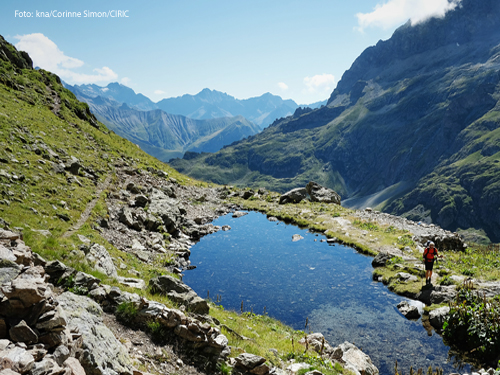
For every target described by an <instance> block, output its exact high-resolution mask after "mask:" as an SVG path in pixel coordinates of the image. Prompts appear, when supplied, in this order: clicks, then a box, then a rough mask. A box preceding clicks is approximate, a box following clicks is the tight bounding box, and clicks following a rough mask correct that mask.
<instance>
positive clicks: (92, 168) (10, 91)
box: [0, 36, 344, 375]
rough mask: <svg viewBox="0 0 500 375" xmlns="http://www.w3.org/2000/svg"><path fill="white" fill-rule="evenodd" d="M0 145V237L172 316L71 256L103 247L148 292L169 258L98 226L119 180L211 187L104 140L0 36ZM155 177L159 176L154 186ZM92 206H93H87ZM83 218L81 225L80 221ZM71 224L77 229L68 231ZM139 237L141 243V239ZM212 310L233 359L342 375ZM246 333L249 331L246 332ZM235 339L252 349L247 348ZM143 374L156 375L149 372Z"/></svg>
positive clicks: (286, 334) (83, 109) (281, 337)
mask: <svg viewBox="0 0 500 375" xmlns="http://www.w3.org/2000/svg"><path fill="white" fill-rule="evenodd" d="M0 145H1V147H0V194H1V196H0V228H5V227H8V228H11V229H12V230H15V231H18V232H21V233H23V239H24V241H25V243H26V244H27V245H28V246H30V247H31V248H32V250H33V251H35V252H36V253H38V254H40V255H41V256H43V257H44V258H45V259H46V260H48V261H50V260H60V261H62V262H63V263H65V264H66V265H67V266H70V267H73V268H75V269H76V270H78V271H83V272H86V273H89V274H92V275H94V276H96V277H98V278H99V279H100V280H101V281H102V282H103V284H107V285H111V286H116V287H119V288H121V289H124V290H126V291H129V292H133V293H138V294H140V295H141V296H144V297H146V298H148V299H149V300H153V301H159V302H161V303H164V304H166V305H167V306H169V307H177V305H176V304H175V303H173V302H172V301H170V300H168V299H167V298H166V297H164V296H160V295H152V294H151V293H150V292H149V290H138V289H134V288H130V287H125V286H124V285H122V284H119V283H118V281H117V280H116V279H115V278H112V277H109V276H106V275H105V274H103V273H101V272H99V271H97V270H95V269H93V268H92V267H91V266H90V265H89V264H88V263H87V262H86V261H84V260H82V258H81V257H79V256H78V255H75V254H74V252H75V250H77V249H78V248H79V246H80V245H81V244H82V241H81V240H80V239H79V237H78V235H84V236H86V237H87V238H88V239H90V240H91V241H92V242H93V243H97V244H100V245H102V246H104V247H105V248H106V250H107V251H108V252H109V253H110V255H111V256H112V257H113V259H114V261H117V262H118V263H117V265H119V264H124V265H125V268H122V267H117V268H118V270H117V271H118V275H119V276H123V277H130V274H129V273H128V270H134V272H135V274H136V275H140V278H141V279H143V280H144V281H145V282H146V284H147V283H148V282H149V280H150V279H151V278H152V277H155V276H158V275H162V274H167V271H166V265H168V264H169V262H170V261H171V257H172V254H170V253H169V254H160V255H159V256H158V257H156V258H155V259H153V260H152V261H151V262H143V261H141V260H140V259H138V258H137V257H136V256H135V255H134V254H132V253H130V252H125V251H122V250H120V249H118V248H117V247H116V246H115V245H113V244H112V241H108V240H106V238H105V236H104V235H103V232H102V229H101V228H99V225H98V224H96V223H97V221H98V220H99V219H103V218H104V219H106V218H108V219H109V214H110V208H109V206H108V204H109V202H108V200H109V197H110V196H117V195H118V196H119V195H120V192H123V191H124V190H123V189H124V186H123V184H124V183H125V178H123V176H124V175H125V176H127V175H129V174H132V175H135V176H137V175H138V176H141V175H144V176H146V179H151V176H153V175H154V176H156V177H155V178H160V179H161V178H163V179H164V180H168V181H169V183H171V184H175V185H176V186H182V187H183V188H186V189H187V190H188V191H193V194H195V195H196V196H202V195H203V194H204V191H203V190H202V189H203V188H204V187H206V186H207V184H205V183H202V182H199V181H194V180H191V179H189V178H187V177H186V176H184V175H181V174H179V173H178V172H176V171H175V170H173V169H172V168H170V167H169V166H168V165H166V164H164V163H162V162H160V161H158V160H157V159H155V158H153V157H152V156H150V155H148V154H146V153H145V152H143V151H142V150H141V149H140V148H139V147H137V146H136V145H134V144H133V143H131V142H129V141H128V140H126V139H123V138H121V137H119V136H118V135H116V134H114V133H113V132H111V131H109V130H108V129H107V128H106V127H105V126H104V125H103V124H101V123H99V122H97V121H96V120H95V118H94V117H93V115H92V114H91V113H90V111H89V108H88V106H87V104H85V103H81V102H79V101H78V100H76V98H75V96H74V95H73V94H72V93H71V92H70V91H68V90H66V89H64V88H63V86H62V85H61V82H60V80H59V78H58V77H57V76H56V75H54V74H52V73H50V72H47V71H44V70H33V69H32V63H31V60H30V59H29V56H28V55H26V54H24V53H18V52H17V51H16V50H15V49H14V47H13V46H11V45H10V44H8V43H7V42H5V40H4V39H3V38H2V37H1V36H0ZM160 171H161V172H160ZM160 175H161V176H163V177H158V176H160ZM120 176H121V177H120ZM139 188H141V187H140V186H139ZM196 189H199V190H196ZM126 193H127V192H125V194H126ZM91 201H92V202H93V203H94V204H93V205H90V204H89V203H90V202H91ZM184 203H185V205H186V206H184V207H185V209H187V210H188V211H189V210H190V208H189V205H191V204H192V205H194V206H196V207H200V205H202V202H201V201H196V202H191V200H186V202H184ZM121 204H122V205H126V202H122V203H121ZM86 211H89V212H86ZM85 214H88V217H87V216H85ZM82 217H83V218H84V219H85V220H84V221H83V222H80V221H81V218H82ZM80 224H81V227H80V226H79V225H80ZM77 225H78V228H79V229H78V230H72V229H73V228H74V227H75V226H77ZM135 233H136V235H137V236H140V232H135ZM123 236H124V234H121V235H120V237H123ZM163 237H164V238H165V240H166V241H167V243H168V241H169V238H170V236H169V234H168V233H166V232H165V233H163ZM2 267H3V265H2ZM211 306H212V309H211V315H212V316H213V317H214V318H216V319H217V321H218V322H222V323H221V324H223V328H222V331H223V333H224V334H226V335H227V337H228V338H229V340H230V341H229V344H230V345H231V346H233V347H238V350H237V351H235V352H234V353H233V354H232V355H233V356H237V355H238V354H240V353H241V352H243V351H245V352H249V353H255V354H258V355H263V356H265V357H266V359H267V360H268V361H269V363H270V364H277V365H279V364H280V363H281V361H282V359H281V357H279V356H276V355H275V354H273V352H270V351H269V349H270V348H274V349H276V350H278V351H279V353H280V356H281V355H282V356H283V360H284V361H286V358H287V356H292V357H293V358H304V360H306V361H308V363H310V365H311V366H314V367H315V368H321V369H322V370H323V373H325V374H331V375H334V374H339V373H342V372H343V371H344V370H343V368H342V367H341V366H340V365H338V366H336V367H335V368H333V366H332V365H329V366H327V365H326V364H325V362H324V361H323V360H322V359H321V358H319V356H318V355H317V354H315V353H314V352H313V351H309V352H307V353H305V352H304V349H303V347H301V346H299V345H297V344H295V346H294V344H293V342H292V341H291V337H293V338H295V340H296V341H298V340H299V338H300V337H302V336H303V334H304V333H303V332H300V331H294V330H292V329H291V328H290V327H287V326H285V325H283V324H281V323H280V322H278V321H276V320H274V319H272V318H270V317H269V316H260V315H256V314H251V313H245V314H236V313H235V312H228V311H224V309H223V308H221V307H218V306H216V305H215V304H211ZM249 325H251V326H252V328H248V327H249ZM240 335H245V336H246V337H250V338H251V340H246V341H244V342H243V341H242V340H243V339H242V337H243V336H240ZM177 349H178V348H177ZM178 350H179V349H178ZM158 358H160V359H159V360H158V361H170V359H169V358H167V357H164V356H163V355H161V356H158ZM158 363H159V362H158ZM284 363H286V362H284ZM174 365H175V363H174ZM139 367H140V368H141V369H142V370H143V371H148V372H154V373H158V372H155V371H157V370H155V369H154V368H153V367H146V366H143V365H139ZM177 368H178V367H177ZM222 369H225V371H226V372H225V373H228V371H229V369H230V368H229V367H228V366H227V365H225V364H221V370H220V371H223V370H222ZM183 371H184V370H183V369H179V373H186V372H183Z"/></svg>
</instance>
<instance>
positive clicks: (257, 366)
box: [236, 353, 270, 375]
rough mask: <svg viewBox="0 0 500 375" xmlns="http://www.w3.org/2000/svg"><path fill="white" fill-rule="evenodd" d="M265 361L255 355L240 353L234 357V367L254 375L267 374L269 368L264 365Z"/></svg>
mask: <svg viewBox="0 0 500 375" xmlns="http://www.w3.org/2000/svg"><path fill="white" fill-rule="evenodd" d="M265 362H266V359H265V358H263V357H259V356H258V355H255V354H250V353H242V354H240V355H239V356H238V357H236V367H237V368H239V369H241V370H243V371H244V372H249V373H251V374H255V375H264V374H268V373H269V370H270V368H269V366H267V365H266V364H265Z"/></svg>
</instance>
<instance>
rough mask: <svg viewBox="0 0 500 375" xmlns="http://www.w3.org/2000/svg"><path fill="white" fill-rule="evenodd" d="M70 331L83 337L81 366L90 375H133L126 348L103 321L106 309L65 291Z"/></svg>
mask: <svg viewBox="0 0 500 375" xmlns="http://www.w3.org/2000/svg"><path fill="white" fill-rule="evenodd" d="M57 300H58V302H59V303H60V306H61V308H62V310H63V311H64V313H65V315H66V319H67V323H68V327H69V329H70V331H73V332H79V334H80V335H81V349H82V351H81V353H80V356H79V360H80V363H81V364H82V366H83V368H84V369H85V373H86V374H88V375H100V374H104V375H108V374H109V375H114V374H121V375H132V366H131V360H130V358H129V355H128V352H127V351H126V350H125V347H124V346H123V345H121V344H120V342H119V341H118V340H117V339H116V337H115V336H114V335H113V333H112V332H111V331H110V330H109V328H108V327H106V326H105V325H104V323H103V322H102V313H103V312H102V309H101V307H100V306H99V305H98V304H97V303H96V302H94V301H92V300H91V299H90V298H88V297H84V296H79V295H76V294H73V293H70V292H65V293H63V294H61V295H60V296H59V297H58V299H57Z"/></svg>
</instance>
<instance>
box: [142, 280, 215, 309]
mask: <svg viewBox="0 0 500 375" xmlns="http://www.w3.org/2000/svg"><path fill="white" fill-rule="evenodd" d="M149 286H150V287H151V291H152V292H153V293H159V294H164V295H166V296H168V298H170V299H171V300H173V301H174V302H177V303H180V304H181V305H184V306H186V307H187V308H188V310H190V311H192V312H194V313H196V314H201V315H206V314H208V312H209V310H210V307H209V306H208V303H207V301H205V300H204V299H202V298H201V297H200V296H198V295H197V294H196V292H195V291H194V290H193V289H191V288H190V287H189V286H187V285H186V284H184V283H183V282H182V281H180V280H178V279H176V278H174V277H172V276H166V275H164V276H158V277H155V278H153V279H151V280H149Z"/></svg>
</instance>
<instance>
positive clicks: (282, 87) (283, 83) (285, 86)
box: [278, 82, 288, 90]
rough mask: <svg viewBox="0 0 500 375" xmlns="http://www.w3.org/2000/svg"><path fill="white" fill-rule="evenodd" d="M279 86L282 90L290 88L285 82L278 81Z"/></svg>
mask: <svg viewBox="0 0 500 375" xmlns="http://www.w3.org/2000/svg"><path fill="white" fill-rule="evenodd" d="M278 87H279V88H280V89H282V90H288V85H287V84H286V83H285V82H278Z"/></svg>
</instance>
